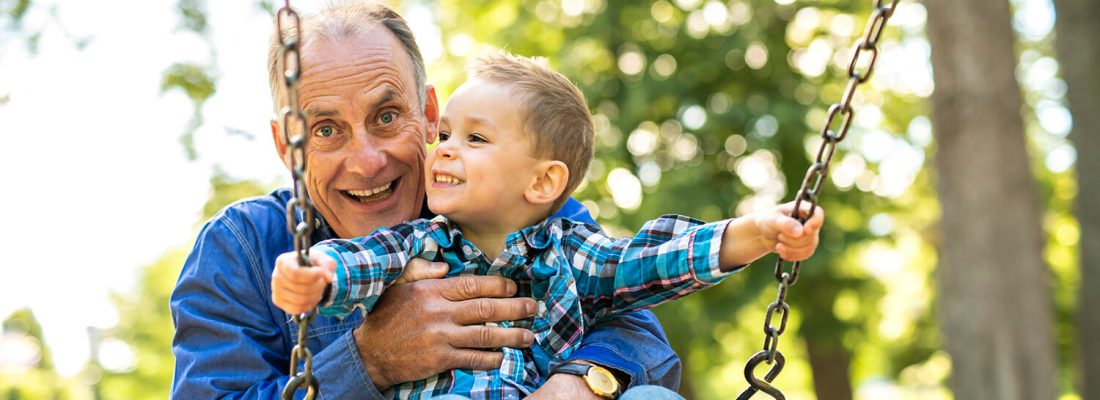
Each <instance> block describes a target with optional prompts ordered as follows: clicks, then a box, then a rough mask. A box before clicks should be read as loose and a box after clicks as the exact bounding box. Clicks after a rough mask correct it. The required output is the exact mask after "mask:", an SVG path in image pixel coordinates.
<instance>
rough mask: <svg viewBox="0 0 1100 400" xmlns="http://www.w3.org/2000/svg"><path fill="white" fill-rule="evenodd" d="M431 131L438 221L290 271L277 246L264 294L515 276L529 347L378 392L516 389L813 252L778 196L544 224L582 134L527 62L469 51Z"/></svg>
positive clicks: (578, 104) (584, 156)
mask: <svg viewBox="0 0 1100 400" xmlns="http://www.w3.org/2000/svg"><path fill="white" fill-rule="evenodd" d="M439 129H440V132H439V140H440V143H439V145H438V146H437V147H436V148H435V149H434V151H432V153H431V154H429V155H428V159H427V168H425V175H426V176H425V179H426V186H427V196H428V206H429V208H431V210H432V211H433V212H435V213H437V214H439V215H440V216H439V217H436V218H434V219H432V220H424V219H421V220H416V221H412V222H408V223H405V224H401V225H397V226H394V227H392V228H388V229H386V228H383V229H379V230H377V231H375V232H374V233H372V234H371V235H370V236H367V237H363V238H356V239H351V240H328V241H325V242H322V243H319V244H317V245H316V246H314V247H313V248H312V253H311V254H312V255H311V258H312V261H313V263H314V265H317V266H319V268H305V269H303V268H299V265H298V263H297V261H296V257H294V256H293V255H292V254H290V253H288V254H284V255H283V256H282V257H279V259H278V260H277V261H276V267H275V273H274V278H273V281H272V298H273V300H274V302H275V304H276V305H278V306H279V307H280V308H282V309H283V310H285V311H287V312H288V313H292V314H296V313H301V312H305V311H307V310H310V309H312V308H313V307H314V306H318V305H319V306H320V307H321V313H323V314H327V315H336V316H344V315H347V314H349V313H351V312H353V311H355V309H356V308H363V309H364V310H366V311H368V312H369V311H370V309H371V308H372V307H373V305H374V303H375V302H376V301H377V300H378V298H379V296H380V295H381V294H382V292H383V290H385V288H386V287H387V286H389V285H391V284H393V283H395V282H396V280H397V279H398V277H399V276H400V275H401V273H402V272H403V270H404V266H405V264H406V263H407V262H408V261H409V259H411V258H413V257H420V258H426V259H430V260H433V261H445V262H446V263H447V265H448V266H449V267H450V272H449V275H458V274H463V273H466V274H480V275H500V276H505V277H508V278H511V279H513V280H515V281H516V283H517V286H518V291H517V296H530V297H533V298H534V299H535V300H536V301H537V302H538V305H539V312H538V314H537V315H536V316H535V317H534V318H533V320H525V321H503V322H501V323H500V326H503V327H524V328H528V329H530V330H531V331H532V332H534V334H535V341H536V343H537V345H535V346H532V347H531V348H529V349H513V348H504V349H502V351H503V352H504V353H505V356H504V362H503V363H502V364H501V366H500V369H498V370H491V371H472V370H453V371H450V372H446V373H443V374H440V375H438V376H435V377H433V378H429V379H426V380H423V381H419V382H411V383H405V384H402V385H399V386H397V387H394V388H391V389H390V390H389V391H388V393H387V394H388V395H393V396H396V397H401V398H405V397H412V398H422V397H423V398H428V397H432V396H435V395H441V394H445V393H452V394H461V395H465V396H470V397H472V398H512V397H523V396H526V395H528V394H530V393H531V392H533V391H534V390H535V389H536V388H538V386H540V385H541V384H542V383H543V382H545V381H546V379H547V378H548V377H549V373H550V371H549V369H550V364H551V363H552V362H555V361H558V360H563V359H567V358H568V357H569V355H570V354H571V353H572V352H573V351H574V350H576V348H577V347H578V345H579V344H580V342H581V338H582V337H583V335H584V334H585V329H586V328H587V327H588V326H590V325H592V324H594V323H596V322H599V321H602V320H604V319H607V318H610V317H613V316H615V315H617V314H618V313H622V312H626V311H633V310H639V309H644V308H649V307H653V306H655V305H657V304H660V303H663V302H666V301H669V300H673V299H675V298H679V297H681V296H684V295H687V294H689V293H691V292H693V291H696V290H700V289H703V288H705V287H708V286H710V285H713V284H716V283H718V282H719V281H721V280H722V279H723V278H725V277H726V276H728V275H730V274H732V273H733V272H735V271H737V270H738V269H740V268H742V267H743V266H745V265H747V264H748V263H750V262H752V261H753V260H755V259H757V258H760V257H762V256H764V255H766V254H767V253H769V252H773V251H774V252H778V253H779V254H780V256H782V257H783V258H784V259H787V260H801V259H805V258H807V257H809V256H810V255H811V254H813V251H814V250H815V249H816V247H817V235H818V230H819V229H820V227H821V224H822V222H823V218H824V217H823V213H822V212H821V211H820V210H816V212H815V213H814V214H813V217H812V218H810V219H809V220H808V221H807V222H806V224H805V226H803V225H802V224H799V222H798V221H797V220H795V219H793V218H791V217H788V216H787V215H789V214H790V212H791V211H792V208H793V205H790V204H787V205H783V206H778V207H775V208H773V209H771V210H769V211H766V212H760V213H753V214H749V215H746V216H744V217H741V218H737V219H730V220H724V221H719V222H716V223H710V224H704V223H703V222H701V221H697V220H694V219H691V218H687V217H682V216H674V215H666V216H663V217H661V218H658V219H656V220H654V221H650V222H648V223H646V224H645V225H644V226H643V227H642V230H641V231H640V232H639V233H638V235H637V236H635V237H633V238H620V239H616V238H609V237H607V236H605V235H604V234H603V232H602V231H601V230H600V228H599V227H597V226H593V225H588V224H584V223H579V222H574V221H571V220H568V219H561V218H558V219H553V220H547V217H549V216H550V215H552V214H553V213H554V212H555V211H556V210H557V209H558V207H560V206H561V204H562V203H563V202H564V201H565V200H566V199H568V198H569V195H570V194H571V193H572V191H573V190H574V189H575V188H576V187H577V185H578V184H579V183H580V181H581V179H582V178H583V177H584V175H585V172H586V170H587V168H588V163H589V161H590V160H591V158H592V151H593V136H594V133H593V126H592V121H591V115H590V114H589V112H588V106H587V104H586V103H585V101H584V98H583V97H582V96H581V93H580V91H579V90H578V89H577V88H576V87H575V86H573V85H572V84H571V83H570V82H569V80H568V79H566V78H565V77H564V76H562V75H560V74H558V73H556V72H553V71H551V70H550V69H549V68H547V67H546V66H545V65H544V64H542V63H539V62H537V61H535V60H532V59H528V58H523V57H517V56H512V55H508V54H503V53H498V54H494V55H490V56H487V57H483V58H481V59H479V60H478V61H477V62H476V63H475V65H474V66H473V68H472V70H471V74H470V80H469V81H468V82H466V83H465V84H463V85H462V86H461V87H460V88H459V89H458V90H457V91H455V93H454V95H453V96H452V97H451V99H450V101H449V102H448V104H447V107H446V110H445V111H444V113H443V115H442V118H441V121H440V127H439ZM806 211H809V210H808V208H807V209H806V210H803V214H805V212H806Z"/></svg>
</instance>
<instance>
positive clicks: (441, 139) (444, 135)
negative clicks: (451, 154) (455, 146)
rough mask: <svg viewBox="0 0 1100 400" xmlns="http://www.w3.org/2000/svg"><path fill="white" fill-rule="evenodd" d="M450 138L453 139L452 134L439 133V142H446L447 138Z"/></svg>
mask: <svg viewBox="0 0 1100 400" xmlns="http://www.w3.org/2000/svg"><path fill="white" fill-rule="evenodd" d="M449 137H451V133H450V132H443V131H439V141H440V142H446V141H447V138H449Z"/></svg>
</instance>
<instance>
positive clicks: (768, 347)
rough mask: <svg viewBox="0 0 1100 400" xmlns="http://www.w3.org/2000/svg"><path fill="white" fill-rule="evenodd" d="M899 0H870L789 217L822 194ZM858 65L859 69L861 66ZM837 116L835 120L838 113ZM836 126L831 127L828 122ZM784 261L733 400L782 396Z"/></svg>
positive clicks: (794, 277)
mask: <svg viewBox="0 0 1100 400" xmlns="http://www.w3.org/2000/svg"><path fill="white" fill-rule="evenodd" d="M897 5H898V0H875V6H874V11H873V12H872V13H871V18H870V21H869V22H868V24H867V29H866V31H865V32H864V34H863V37H862V38H861V39H860V40H859V42H857V43H856V46H855V49H854V50H853V52H852V58H851V61H850V62H849V63H848V86H847V87H846V88H845V89H844V94H843V95H842V96H841V98H840V102H839V103H834V104H833V105H832V106H829V112H828V114H827V116H826V117H825V125H824V126H822V128H821V139H822V142H821V147H820V148H819V149H818V150H817V156H816V157H815V158H814V163H813V164H812V165H810V168H809V169H808V170H807V171H806V177H805V178H803V179H802V186H801V187H800V188H799V189H798V195H797V196H796V197H795V203H794V210H793V211H792V212H791V217H793V218H796V219H798V220H799V221H800V222H806V221H807V220H809V219H810V218H811V217H813V215H814V211H815V210H816V209H817V196H818V195H819V194H820V193H821V184H822V182H824V181H825V177H826V176H827V175H828V174H829V163H831V162H832V160H833V155H834V154H836V146H837V144H838V143H840V141H842V140H844V138H845V137H846V136H848V129H849V128H851V126H852V117H853V116H854V115H855V111H854V110H853V109H852V98H854V97H855V92H856V89H857V88H858V87H859V85H860V84H862V83H864V82H867V80H868V79H870V78H871V73H872V72H873V71H874V69H875V63H876V62H877V61H878V47H877V46H878V41H879V39H881V38H882V32H883V31H884V30H885V29H886V22H887V20H889V19H890V17H891V16H892V15H893V14H894V9H895V8H897ZM861 65H862V66H863V67H862V69H861V68H860V66H861ZM838 116H839V117H840V119H839V121H838V118H837V117H838ZM834 125H837V127H836V130H834V129H833V126H834ZM803 202H806V203H809V206H810V208H809V212H808V213H807V214H806V215H802V214H801V213H800V210H802V203H803ZM786 264H787V261H785V260H783V259H782V258H780V259H779V260H777V261H776V263H775V280H776V281H777V282H779V288H778V293H777V295H776V297H775V301H774V302H772V303H771V304H769V305H768V308H767V311H766V312H765V314H766V316H765V317H764V346H763V349H762V350H760V351H759V352H757V353H756V354H754V355H753V356H752V357H751V358H749V360H748V361H747V362H746V363H745V379H746V380H747V381H748V382H749V387H748V388H747V389H745V390H744V391H742V392H741V395H740V396H738V397H737V399H738V400H747V399H749V398H751V397H752V396H753V395H755V394H756V393H757V392H758V391H759V392H764V393H766V394H768V395H769V396H772V398H774V399H777V400H784V399H785V397H784V396H783V392H781V391H780V390H779V389H777V388H775V387H774V386H772V385H771V382H772V380H774V379H775V377H776V376H779V372H780V371H782V370H783V365H784V358H783V353H782V352H780V351H779V336H780V335H782V334H783V331H785V330H786V329H787V317H788V316H789V315H790V311H791V308H790V305H789V304H787V302H786V300H787V293H788V290H789V289H790V287H791V286H794V284H795V283H796V282H798V272H799V270H800V269H801V268H802V262H800V261H794V262H791V267H790V270H789V271H788V270H786V269H785V265H786ZM777 313H778V314H781V315H780V318H779V326H778V327H776V326H775V325H772V319H773V317H774V316H775V315H776V314H777ZM760 363H767V364H769V365H772V368H771V369H770V370H768V373H767V374H765V375H764V379H760V378H757V377H756V375H755V374H754V372H755V370H756V367H757V366H758V365H760Z"/></svg>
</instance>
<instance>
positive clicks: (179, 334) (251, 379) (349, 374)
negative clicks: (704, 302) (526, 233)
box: [171, 188, 681, 399]
mask: <svg viewBox="0 0 1100 400" xmlns="http://www.w3.org/2000/svg"><path fill="white" fill-rule="evenodd" d="M290 197H291V192H290V190H289V189H285V188H284V189H279V190H276V191H274V192H272V193H271V194H269V195H267V196H263V197H256V198H252V199H247V200H242V201H240V202H237V203H234V204H232V205H230V206H228V207H226V208H225V209H223V210H222V211H221V212H220V213H218V215H216V216H215V217H214V218H213V219H211V220H210V221H209V222H207V223H206V225H205V226H204V227H203V229H202V231H201V232H200V233H199V236H198V238H197V239H196V240H195V247H194V248H193V249H192V250H191V254H190V255H189V256H188V257H187V261H186V262H185V263H184V266H183V270H182V271H181V272H180V278H179V281H178V282H177V283H176V288H175V290H174V291H173V292H172V298H171V308H172V319H173V322H174V323H175V326H176V333H175V337H174V338H173V340H172V353H173V354H174V355H175V357H176V371H175V376H174V379H173V381H172V397H173V398H180V399H207V398H247V399H275V398H279V397H280V395H281V392H282V388H283V386H284V385H285V384H286V382H287V379H288V378H287V371H288V363H289V362H290V349H291V348H292V347H293V345H294V343H295V342H296V341H297V340H298V338H297V335H298V331H297V327H296V326H294V325H293V322H292V321H291V319H290V316H288V315H287V314H286V313H284V312H282V310H280V309H279V308H277V307H275V305H274V304H272V303H271V292H270V288H271V271H272V268H273V266H274V265H275V258H276V257H278V256H279V254H282V253H285V252H288V251H291V250H293V241H292V237H291V236H290V233H289V232H288V231H287V228H286V203H287V201H288V200H289V199H290ZM556 216H560V217H568V218H572V219H577V220H581V221H592V218H591V216H589V215H588V212H587V210H585V208H584V207H583V206H581V205H580V203H577V202H576V201H575V200H572V199H570V201H569V202H567V203H566V205H565V206H563V207H562V210H561V211H560V212H559V213H558V214H557V215H556ZM333 237H334V235H332V234H331V232H330V231H329V230H328V229H327V227H324V226H322V227H321V229H318V230H317V231H316V233H315V234H314V237H313V240H314V242H317V241H321V240H324V239H330V238H333ZM362 319H363V318H362V316H361V315H359V314H355V315H352V316H350V317H349V318H347V319H344V320H342V321H340V320H337V319H335V318H331V317H324V316H319V317H318V318H317V319H316V320H315V321H314V322H313V323H312V324H311V325H310V327H309V332H308V335H309V338H308V345H309V348H310V350H311V351H312V352H313V369H314V375H315V376H317V377H318V379H319V380H320V383H321V387H320V395H319V396H318V398H322V399H347V398H371V399H381V398H383V397H382V395H381V393H379V391H378V389H377V388H375V387H374V384H373V383H372V382H371V379H370V377H369V376H368V375H367V373H366V369H365V367H364V366H363V363H362V361H361V360H360V359H359V351H358V349H357V348H356V346H355V339H354V338H353V337H352V330H353V329H354V328H355V327H357V326H359V324H360V323H361V322H362ZM573 359H583V360H589V361H592V362H595V363H597V364H600V365H604V366H607V367H611V368H614V369H616V370H619V371H621V372H623V373H625V374H626V375H628V376H629V377H630V386H638V385H661V386H665V387H669V388H672V389H676V388H678V386H679V382H680V369H681V365H680V359H679V358H678V357H677V356H676V354H675V353H674V352H673V351H672V349H671V348H670V347H669V345H668V340H667V339H666V338H665V336H664V332H663V331H662V330H661V327H660V325H659V324H658V322H657V319H656V317H655V316H654V315H653V314H652V313H650V312H649V311H639V312H633V313H629V314H625V315H623V316H620V317H619V318H617V319H615V320H613V321H609V322H607V323H603V324H600V325H597V326H595V327H594V328H593V329H592V330H591V331H589V332H588V334H587V336H586V337H585V339H584V341H583V342H582V343H581V347H580V349H579V350H578V351H577V352H576V353H575V354H574V355H573ZM303 394H304V391H299V393H298V395H299V396H301V395H303Z"/></svg>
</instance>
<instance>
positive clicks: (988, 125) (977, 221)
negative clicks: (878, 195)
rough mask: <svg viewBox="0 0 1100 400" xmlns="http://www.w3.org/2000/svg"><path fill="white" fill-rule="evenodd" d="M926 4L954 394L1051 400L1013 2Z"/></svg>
mask: <svg viewBox="0 0 1100 400" xmlns="http://www.w3.org/2000/svg"><path fill="white" fill-rule="evenodd" d="M926 4H927V7H928V14H929V18H928V24H929V25H928V30H927V33H928V37H929V40H930V41H931V44H932V65H933V71H934V75H935V82H936V90H935V93H934V94H933V95H932V106H933V112H932V117H933V127H934V133H935V137H936V142H937V154H936V167H937V179H938V187H939V196H940V202H941V204H942V207H943V217H942V219H941V222H940V224H941V229H942V230H943V232H944V240H943V241H942V242H941V243H940V246H939V247H940V264H939V270H938V274H939V282H940V296H941V297H940V308H941V310H942V315H943V331H944V340H945V344H946V347H947V350H948V352H949V353H950V354H951V357H952V364H953V368H952V377H951V381H952V388H953V391H954V395H955V397H956V398H962V399H1037V400H1041V399H1053V398H1054V393H1055V392H1054V389H1055V384H1054V376H1055V355H1054V340H1053V336H1052V326H1053V324H1054V321H1053V318H1052V305H1051V296H1050V290H1049V288H1048V287H1047V282H1048V279H1047V275H1048V271H1047V269H1046V265H1045V264H1044V262H1043V258H1042V243H1043V241H1042V238H1041V224H1040V217H1039V205H1038V201H1037V200H1038V197H1037V193H1036V190H1035V178H1034V176H1033V175H1032V174H1031V171H1030V169H1029V166H1028V156H1027V152H1026V149H1025V145H1026V142H1025V137H1024V125H1023V120H1022V117H1021V114H1020V110H1021V108H1022V106H1023V104H1022V101H1021V98H1020V88H1019V86H1018V84H1017V83H1016V78H1015V75H1014V72H1015V69H1014V66H1015V65H1016V63H1015V60H1016V56H1015V54H1014V52H1013V45H1014V42H1013V38H1014V36H1013V33H1012V29H1011V25H1010V15H1009V10H1008V3H1007V2H1003V1H998V0H978V1H964V2H958V1H950V0H929V1H928V2H926Z"/></svg>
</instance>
